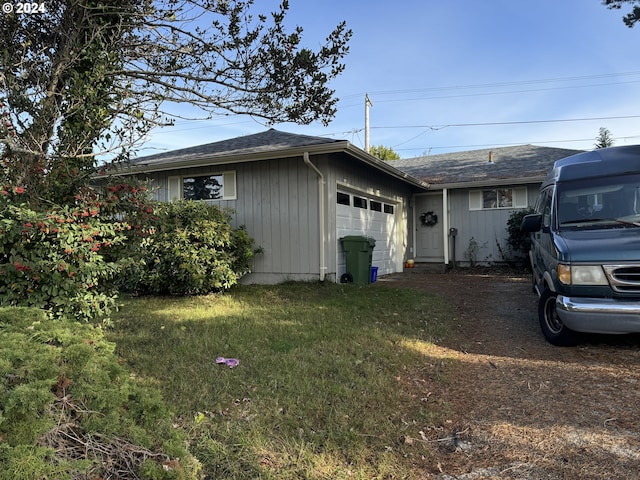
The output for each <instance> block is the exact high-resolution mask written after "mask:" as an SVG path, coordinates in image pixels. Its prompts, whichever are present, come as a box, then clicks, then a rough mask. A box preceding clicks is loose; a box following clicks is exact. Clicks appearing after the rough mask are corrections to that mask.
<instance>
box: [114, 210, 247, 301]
mask: <svg viewBox="0 0 640 480" xmlns="http://www.w3.org/2000/svg"><path fill="white" fill-rule="evenodd" d="M157 216H158V220H157V222H156V224H155V231H154V232H153V234H151V235H150V236H148V237H147V238H145V239H144V240H143V241H142V244H141V247H140V253H139V257H138V258H137V259H136V261H134V262H133V264H132V265H130V267H129V268H128V269H127V271H126V272H125V275H123V277H122V282H121V283H120V285H122V287H123V288H125V289H128V290H130V291H136V292H138V293H151V294H156V295H165V294H169V295H200V294H206V293H210V292H215V291H220V290H226V289H228V288H230V287H231V286H233V285H235V284H236V283H237V281H238V279H239V278H240V277H241V276H242V275H244V274H246V273H248V272H249V271H250V268H251V261H252V259H253V257H254V254H255V253H257V252H259V251H260V250H259V249H255V248H254V241H253V239H252V238H251V237H250V236H249V235H248V234H247V232H246V230H245V229H244V227H240V228H237V229H234V228H232V226H231V214H230V212H229V211H226V210H222V209H220V208H218V207H217V206H215V205H208V204H206V203H204V202H193V201H186V200H184V201H179V202H173V203H166V204H161V205H160V206H159V207H158V212H157Z"/></svg>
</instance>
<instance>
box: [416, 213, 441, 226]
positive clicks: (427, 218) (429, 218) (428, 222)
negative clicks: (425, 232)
mask: <svg viewBox="0 0 640 480" xmlns="http://www.w3.org/2000/svg"><path fill="white" fill-rule="evenodd" d="M420 222H421V223H422V225H424V226H426V227H433V226H434V225H435V224H436V223H438V215H436V214H435V213H434V212H425V213H423V214H421V215H420Z"/></svg>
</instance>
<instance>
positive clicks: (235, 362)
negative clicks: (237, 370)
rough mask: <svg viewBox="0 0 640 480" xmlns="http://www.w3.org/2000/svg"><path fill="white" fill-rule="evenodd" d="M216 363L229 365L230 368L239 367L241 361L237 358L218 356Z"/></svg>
mask: <svg viewBox="0 0 640 480" xmlns="http://www.w3.org/2000/svg"><path fill="white" fill-rule="evenodd" d="M216 363H221V364H225V365H227V366H228V367H229V368H233V367H237V366H238V364H239V363H240V360H238V359H237V358H224V357H218V358H216Z"/></svg>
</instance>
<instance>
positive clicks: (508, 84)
mask: <svg viewBox="0 0 640 480" xmlns="http://www.w3.org/2000/svg"><path fill="white" fill-rule="evenodd" d="M633 75H640V71H634V72H621V73H605V74H596V75H583V76H575V77H557V78H543V79H537V80H518V81H508V82H495V83H480V84H471V85H451V86H440V87H425V88H411V89H399V90H380V91H373V92H371V91H370V92H369V94H371V95H398V94H403V93H417V92H439V91H446V90H469V89H476V88H497V87H511V86H516V85H533V84H540V83H557V82H574V81H578V80H591V79H599V78H611V77H624V76H633ZM363 95H364V93H354V94H350V95H345V96H344V97H342V99H348V98H355V97H358V98H359V97H362V96H363ZM380 101H383V100H380Z"/></svg>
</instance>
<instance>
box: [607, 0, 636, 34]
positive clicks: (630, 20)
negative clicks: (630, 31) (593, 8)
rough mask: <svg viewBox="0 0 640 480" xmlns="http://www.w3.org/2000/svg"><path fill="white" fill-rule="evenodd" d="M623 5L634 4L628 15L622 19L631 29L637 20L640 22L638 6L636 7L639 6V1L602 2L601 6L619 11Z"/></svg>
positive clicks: (616, 0)
mask: <svg viewBox="0 0 640 480" xmlns="http://www.w3.org/2000/svg"><path fill="white" fill-rule="evenodd" d="M625 3H630V4H636V5H633V8H632V9H631V12H630V13H628V14H627V15H625V16H624V17H622V19H623V20H624V23H625V24H626V25H627V27H629V28H631V27H633V26H634V25H635V24H636V22H637V21H638V20H640V6H638V5H637V4H640V0H602V4H603V5H606V6H607V7H608V8H611V9H617V10H619V9H621V8H622V5H623V4H625Z"/></svg>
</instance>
